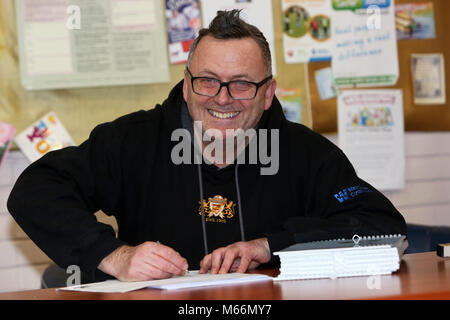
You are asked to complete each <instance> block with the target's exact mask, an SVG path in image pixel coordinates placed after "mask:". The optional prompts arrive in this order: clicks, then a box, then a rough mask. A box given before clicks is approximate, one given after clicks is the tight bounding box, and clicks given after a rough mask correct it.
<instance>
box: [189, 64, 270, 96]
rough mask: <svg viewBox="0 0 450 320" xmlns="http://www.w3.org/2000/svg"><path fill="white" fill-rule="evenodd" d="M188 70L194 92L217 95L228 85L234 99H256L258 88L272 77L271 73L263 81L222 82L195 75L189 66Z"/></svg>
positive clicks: (229, 92)
mask: <svg viewBox="0 0 450 320" xmlns="http://www.w3.org/2000/svg"><path fill="white" fill-rule="evenodd" d="M186 71H187V72H188V74H189V77H190V78H191V84H192V90H193V91H194V93H196V94H198V95H201V96H207V97H215V96H217V95H218V94H219V92H220V90H221V89H222V87H226V88H227V91H228V94H229V95H230V97H231V98H233V99H234V100H251V99H254V98H255V97H256V94H257V93H258V89H259V88H260V87H261V86H262V85H263V84H265V83H266V82H267V81H269V80H270V79H272V75H270V76H268V77H267V78H265V79H264V80H262V81H261V82H251V81H245V80H233V81H228V82H222V81H220V80H219V79H216V78H209V77H194V76H193V75H192V73H191V71H190V70H189V68H186Z"/></svg>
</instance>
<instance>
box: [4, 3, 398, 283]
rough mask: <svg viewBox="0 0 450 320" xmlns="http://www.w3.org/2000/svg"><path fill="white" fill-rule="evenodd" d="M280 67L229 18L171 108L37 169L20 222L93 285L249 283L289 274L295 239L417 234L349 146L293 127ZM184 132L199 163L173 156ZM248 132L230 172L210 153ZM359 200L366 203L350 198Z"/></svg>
mask: <svg viewBox="0 0 450 320" xmlns="http://www.w3.org/2000/svg"><path fill="white" fill-rule="evenodd" d="M271 70H272V67H271V57H270V50H269V47H268V44H267V41H266V39H265V38H264V36H263V34H262V33H261V32H260V31H259V30H258V29H257V28H256V27H254V26H252V25H249V24H247V23H245V22H244V21H243V20H242V19H240V17H239V11H237V10H233V11H221V12H218V15H217V16H216V18H215V19H214V20H213V21H212V22H211V24H210V26H209V28H205V29H202V30H201V31H200V33H199V37H198V38H197V39H196V40H195V42H194V43H193V45H192V47H191V51H190V54H189V61H188V63H187V66H186V70H185V73H184V79H183V80H182V81H181V82H180V83H178V84H177V85H176V86H175V87H174V88H173V89H172V91H171V92H170V94H169V96H168V98H167V99H166V100H165V101H164V103H163V104H162V105H157V106H156V107H155V108H154V109H152V110H149V111H140V112H136V113H132V114H129V115H126V116H123V117H121V118H119V119H117V120H115V121H113V122H110V123H105V124H102V125H99V126H98V127H96V128H95V129H94V130H93V131H92V133H91V135H90V137H89V139H88V140H86V141H85V142H84V143H82V144H81V145H80V146H79V147H69V148H65V149H62V150H58V151H53V152H50V153H48V154H47V155H45V156H44V157H42V158H41V159H40V160H38V161H36V162H34V163H33V164H31V165H30V166H29V167H28V168H27V169H26V170H25V171H24V173H23V174H22V175H21V177H20V178H19V179H18V181H17V183H16V185H15V186H14V189H13V191H12V192H11V195H10V197H9V200H8V208H9V210H10V212H11V214H12V215H13V216H14V218H15V219H16V220H17V222H18V223H19V224H20V225H21V226H22V228H23V229H24V230H25V231H26V232H27V234H28V235H29V236H30V238H31V239H32V240H33V241H35V242H36V243H37V245H38V246H39V247H40V248H42V250H43V251H44V252H46V253H47V254H48V256H49V257H51V258H52V259H53V260H54V261H55V262H56V263H58V264H59V265H60V266H62V267H67V266H68V265H78V266H80V267H81V269H82V270H83V271H84V272H86V273H87V274H88V276H91V280H92V281H94V280H95V281H98V280H100V279H104V278H105V277H106V276H107V275H109V276H113V277H116V278H118V279H121V280H127V281H131V280H148V279H158V278H167V277H171V276H173V275H182V274H184V272H185V271H186V269H187V268H190V269H200V272H207V271H210V272H211V273H218V272H219V273H225V272H235V271H237V272H245V271H247V270H248V269H252V268H256V267H258V266H260V265H262V264H267V263H271V264H272V263H275V264H276V263H277V260H276V258H275V256H274V255H272V253H273V252H274V251H278V250H280V249H283V248H285V247H287V246H289V245H291V244H293V243H296V242H305V241H312V240H324V239H330V238H351V237H352V236H353V235H354V234H358V235H360V236H363V235H380V234H404V233H405V232H406V225H405V221H404V219H403V217H402V216H401V214H400V213H399V212H398V211H397V210H396V209H395V208H394V206H393V205H392V204H391V203H390V202H389V200H388V199H386V198H385V197H384V196H383V195H382V194H381V193H380V192H378V191H377V190H376V189H374V188H373V187H372V186H370V185H369V184H368V183H366V182H364V181H363V180H361V179H360V178H359V177H358V176H357V175H356V173H355V170H354V169H353V167H352V165H351V164H350V162H349V161H348V159H347V158H346V157H345V155H344V154H343V153H342V151H341V150H340V149H339V148H337V147H336V146H335V145H333V144H332V143H331V142H329V141H328V140H327V139H326V138H324V137H322V136H320V135H319V134H317V133H314V132H313V131H311V130H309V129H308V128H306V127H304V126H302V125H299V124H295V123H291V122H289V121H287V120H286V119H285V117H284V115H283V112H282V108H281V105H280V103H279V102H278V100H277V98H276V97H275V96H274V93H275V88H276V81H275V80H274V79H273V78H272V74H271ZM197 127H200V129H199V130H200V133H201V134H200V135H199V136H200V141H199V140H198V138H197V135H196V133H195V132H196V130H197V129H198V128H197ZM179 130H182V135H184V136H186V137H188V138H189V143H190V144H191V145H192V146H195V144H196V143H197V142H200V143H199V147H198V150H200V152H198V153H199V154H198V153H197V154H196V153H194V154H191V153H189V152H188V151H186V150H183V152H186V154H185V155H187V157H186V159H188V160H189V159H191V160H192V161H184V162H179V161H174V159H173V155H174V152H173V150H178V149H176V147H177V143H176V141H174V140H173V139H172V138H173V133H174V132H179ZM239 130H241V131H243V132H248V131H252V130H253V131H254V132H255V134H254V136H253V137H252V136H246V139H244V140H243V141H244V143H243V147H242V148H241V149H239V148H238V149H236V148H234V149H227V148H225V153H228V154H226V156H228V157H226V159H227V160H229V161H225V162H222V161H218V160H220V157H219V158H217V157H210V156H208V154H207V152H206V151H207V150H208V148H209V147H210V146H211V144H213V143H215V142H216V140H224V141H227V140H228V141H230V140H231V141H234V140H235V139H236V136H235V135H234V132H235V131H239ZM208 132H209V133H211V132H212V134H209V133H208ZM273 132H275V133H276V134H274V135H272V137H275V139H268V136H269V133H270V134H272V133H273ZM253 139H254V140H253ZM255 140H258V141H259V142H260V143H259V144H258V145H257V149H255V150H256V152H257V154H258V156H259V155H261V154H264V153H265V152H266V153H267V152H270V153H271V154H272V155H274V156H276V158H277V159H278V161H279V168H278V167H277V170H275V171H274V172H273V173H271V174H262V170H261V169H264V168H265V167H266V166H267V162H265V161H264V159H263V158H261V157H258V159H257V161H256V162H255V163H252V162H249V161H247V162H244V163H242V162H239V161H237V160H238V159H239V158H238V156H239V157H240V156H241V155H242V154H244V155H247V156H249V155H250V156H251V153H254V152H255V151H254V150H252V149H251V146H252V142H253V141H255ZM261 142H262V143H261ZM194 149H195V148H194ZM230 150H231V151H230ZM216 151H217V150H216ZM230 152H231V153H232V156H230V154H229V153H230ZM175 153H176V152H175ZM209 155H211V154H209ZM193 156H200V158H201V157H202V156H203V158H204V159H205V160H206V161H200V162H196V161H194V160H195V159H194V158H193ZM250 158H251V157H244V159H250ZM208 159H209V160H208ZM230 159H231V160H230ZM37 185H39V186H40V188H39V190H40V191H39V192H38V193H37V192H35V190H36V186H37ZM353 189H354V190H360V191H361V192H359V193H358V194H357V195H355V196H354V197H343V196H340V195H341V194H343V193H344V192H345V190H353ZM98 210H102V211H103V212H104V213H106V214H108V215H113V216H115V218H116V219H117V224H118V228H119V232H118V236H117V237H116V235H115V233H114V230H113V229H112V228H111V227H110V226H107V225H104V224H101V223H99V222H97V220H96V218H95V216H94V214H93V213H94V212H96V211H98Z"/></svg>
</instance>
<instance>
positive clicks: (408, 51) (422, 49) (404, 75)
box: [308, 0, 450, 133]
mask: <svg viewBox="0 0 450 320" xmlns="http://www.w3.org/2000/svg"><path fill="white" fill-rule="evenodd" d="M414 2H417V3H418V2H433V5H434V15H435V28H436V38H435V39H424V40H419V39H417V40H399V41H397V46H398V59H399V79H398V82H397V84H396V85H395V86H393V87H385V88H386V89H394V88H395V89H402V90H403V104H404V116H405V131H448V130H450V103H449V99H450V42H449V41H448V40H447V39H448V30H447V27H446V21H447V19H448V13H449V12H450V1H448V0H396V3H397V4H400V3H414ZM414 53H442V54H443V55H444V62H445V76H446V79H445V84H446V104H445V105H415V104H414V92H413V83H412V74H411V55H412V54H414ZM330 65H331V64H330V62H328V63H310V64H308V81H309V83H310V99H311V113H312V119H313V129H314V130H316V131H318V132H323V133H325V132H336V131H337V111H336V109H337V99H329V100H321V99H320V96H319V93H318V89H317V85H316V84H315V80H314V72H315V71H316V70H318V69H322V68H325V67H328V66H330Z"/></svg>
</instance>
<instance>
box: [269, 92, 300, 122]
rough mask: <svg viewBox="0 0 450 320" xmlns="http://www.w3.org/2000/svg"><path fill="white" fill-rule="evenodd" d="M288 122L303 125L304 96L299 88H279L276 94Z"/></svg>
mask: <svg viewBox="0 0 450 320" xmlns="http://www.w3.org/2000/svg"><path fill="white" fill-rule="evenodd" d="M275 94H276V96H277V98H278V100H279V101H280V104H281V108H282V109H283V113H284V116H285V117H286V119H287V120H289V121H292V122H296V123H300V124H301V123H302V96H301V89H299V88H277V89H276V92H275Z"/></svg>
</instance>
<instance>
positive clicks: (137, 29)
mask: <svg viewBox="0 0 450 320" xmlns="http://www.w3.org/2000/svg"><path fill="white" fill-rule="evenodd" d="M161 5H162V3H161V1H159V0H89V1H86V0H70V1H68V0H45V1H36V0H21V1H16V11H17V38H18V49H19V50H18V51H19V58H20V59H19V60H20V72H21V81H22V86H23V87H24V88H25V89H27V90H43V89H62V88H84V87H98V86H116V85H136V84H148V83H160V82H169V80H170V75H169V64H168V57H167V46H166V45H167V40H166V34H165V32H164V27H163V24H164V17H163V10H162V8H161Z"/></svg>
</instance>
